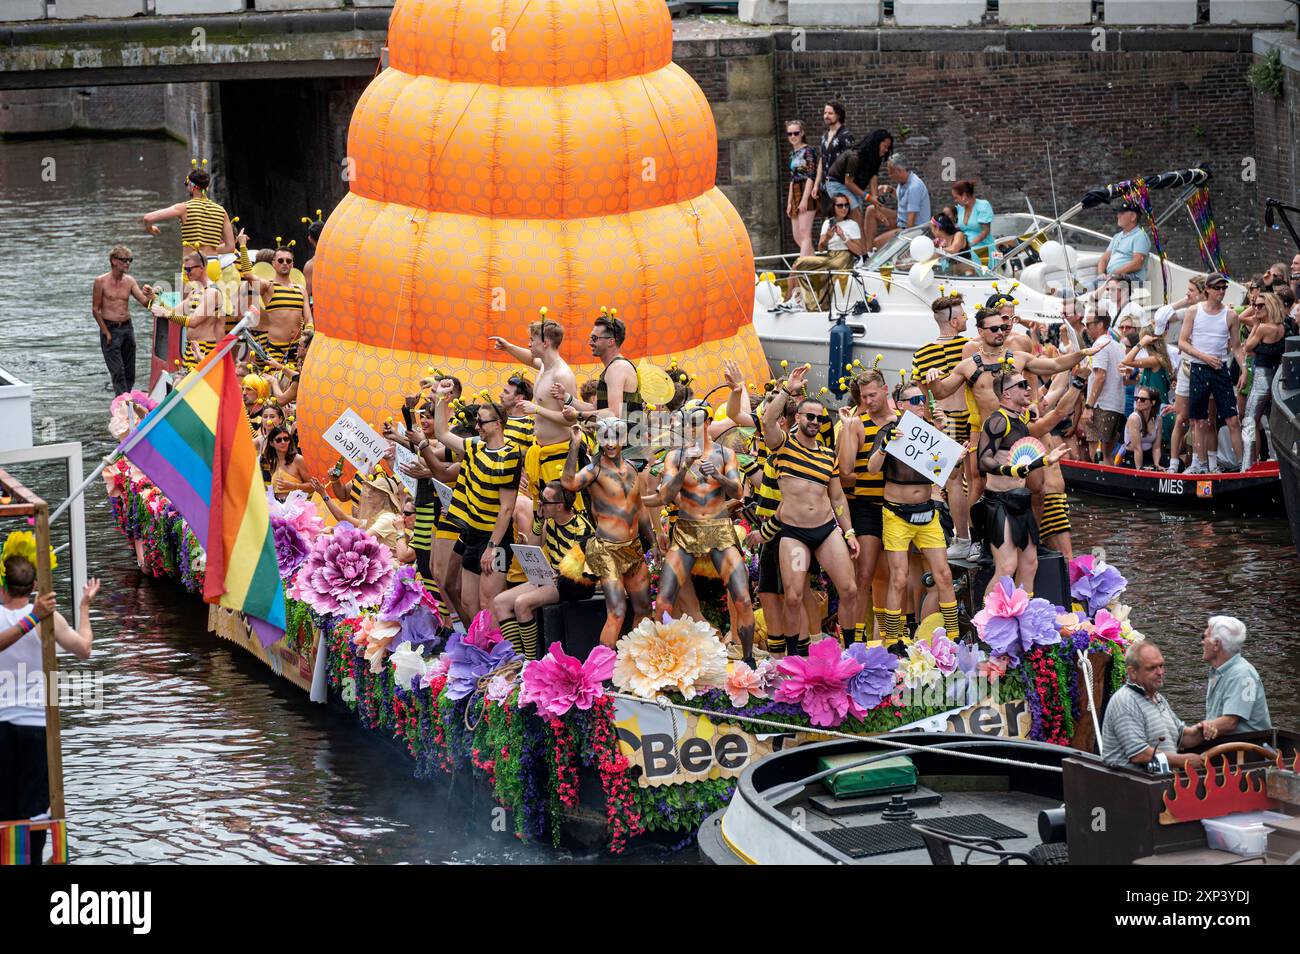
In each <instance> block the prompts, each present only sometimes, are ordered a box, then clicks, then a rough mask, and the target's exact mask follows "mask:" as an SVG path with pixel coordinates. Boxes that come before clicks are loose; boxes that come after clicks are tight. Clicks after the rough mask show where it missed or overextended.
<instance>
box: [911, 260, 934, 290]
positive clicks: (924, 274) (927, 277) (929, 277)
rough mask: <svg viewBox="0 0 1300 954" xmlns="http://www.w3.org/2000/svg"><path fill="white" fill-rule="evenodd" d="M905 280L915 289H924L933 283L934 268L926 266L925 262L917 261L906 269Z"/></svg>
mask: <svg viewBox="0 0 1300 954" xmlns="http://www.w3.org/2000/svg"><path fill="white" fill-rule="evenodd" d="M907 280H908V281H909V282H911V283H912V287H913V288H915V289H916V290H917V291H925V290H926V289H927V288H929V287H930V286H931V285H933V284H934V269H933V268H927V267H926V264H925V262H917V263H916V264H915V265H913V266H912V267H911V269H910V270H909V271H908V273H907Z"/></svg>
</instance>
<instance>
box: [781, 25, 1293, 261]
mask: <svg viewBox="0 0 1300 954" xmlns="http://www.w3.org/2000/svg"><path fill="white" fill-rule="evenodd" d="M787 46H788V44H787ZM1250 63H1251V55H1250V54H1249V53H1246V52H1168V51H1161V52H1125V53H1058V52H992V51H979V52H976V51H943V52H878V51H861V50H853V51H844V50H840V51H825V52H814V51H806V52H791V51H789V50H788V49H787V50H786V51H784V52H781V51H778V52H777V53H776V75H777V86H776V92H777V96H776V103H777V110H778V114H779V116H780V119H781V120H782V121H784V120H786V119H789V118H794V117H798V118H801V119H803V120H804V121H805V122H806V123H809V124H810V128H811V129H813V130H818V131H819V130H820V129H821V127H822V123H821V112H822V106H823V104H824V103H825V102H826V101H827V100H828V99H831V98H837V99H841V100H843V101H844V102H845V104H846V105H847V107H848V122H847V125H848V127H849V129H850V130H852V131H853V132H854V134H855V135H858V136H863V135H866V134H868V133H869V132H870V131H871V130H872V129H873V128H876V127H884V128H887V129H889V130H891V131H893V132H894V133H895V135H896V145H895V148H897V149H900V150H905V151H906V154H907V155H908V157H909V160H910V161H911V162H912V164H913V166H914V167H915V171H916V172H917V173H918V174H919V175H920V176H921V178H922V179H924V180H925V182H926V184H927V185H928V186H929V189H930V194H931V199H932V202H933V203H934V205H935V206H936V207H937V206H938V205H939V204H941V203H940V202H939V201H938V200H939V199H941V198H942V199H943V200H944V201H943V203H942V204H947V202H948V199H949V193H948V189H947V188H945V186H946V184H947V183H945V181H944V176H943V172H944V171H945V167H944V165H943V163H944V159H945V158H949V159H951V160H952V163H951V164H950V168H951V169H952V170H954V171H955V178H958V179H973V180H975V182H976V184H977V188H978V192H977V195H980V196H982V197H983V198H987V199H989V200H990V201H991V202H992V203H993V207H994V209H995V210H1006V211H1024V210H1025V209H1026V205H1025V201H1024V196H1025V195H1027V196H1028V197H1029V199H1030V200H1031V201H1032V202H1033V205H1034V208H1035V210H1036V211H1038V212H1039V213H1046V214H1051V212H1052V192H1051V189H1050V187H1049V183H1048V175H1047V152H1046V147H1047V144H1049V143H1050V144H1051V150H1052V161H1053V166H1054V172H1055V178H1056V198H1057V203H1058V206H1059V208H1060V209H1061V210H1062V211H1064V210H1065V209H1066V208H1068V207H1069V206H1071V205H1073V204H1074V202H1076V201H1077V200H1078V198H1079V197H1081V196H1082V194H1083V192H1084V191H1085V190H1086V189H1088V188H1089V187H1091V186H1094V185H1100V184H1104V183H1106V182H1110V181H1114V180H1117V179H1123V178H1127V177H1131V176H1134V175H1141V174H1151V173H1155V172H1160V171H1164V170H1167V169H1172V168H1179V167H1184V166H1189V165H1194V164H1197V163H1200V162H1206V163H1209V164H1210V165H1211V166H1212V167H1213V168H1214V169H1215V171H1216V177H1215V180H1214V182H1213V184H1212V190H1213V191H1212V194H1213V199H1214V207H1215V213H1216V219H1217V221H1218V224H1219V230H1220V236H1221V241H1222V243H1223V246H1224V251H1225V254H1226V255H1227V258H1228V261H1229V263H1230V264H1234V265H1236V263H1241V264H1240V265H1239V266H1238V267H1249V268H1257V267H1259V265H1260V263H1261V262H1263V261H1264V259H1265V258H1266V255H1264V254H1263V252H1262V250H1261V248H1260V247H1259V242H1260V225H1259V222H1258V219H1259V213H1258V209H1259V207H1260V204H1261V202H1262V200H1261V199H1260V198H1259V195H1258V189H1257V186H1256V184H1255V183H1245V182H1243V181H1242V178H1241V169H1242V165H1241V162H1242V159H1243V158H1244V157H1246V156H1249V155H1252V154H1253V153H1254V151H1255V150H1254V142H1255V134H1256V131H1257V124H1256V123H1255V122H1253V119H1252V116H1253V110H1252V99H1253V94H1252V92H1251V90H1250V89H1249V87H1248V86H1247V85H1246V81H1245V73H1246V70H1247V69H1248V67H1249V66H1250ZM1293 116H1294V107H1293ZM902 131H907V135H906V136H903V135H899V133H900V132H902ZM810 138H811V137H810ZM1292 138H1293V139H1294V136H1293V137H1292ZM779 148H780V156H781V157H782V159H783V158H784V156H785V154H786V149H785V146H784V144H783V143H782V144H781V146H780V147H779ZM782 170H783V171H782V177H783V178H782V183H781V185H780V187H779V188H781V189H784V188H785V180H784V164H783V163H782ZM948 178H949V180H951V179H952V178H954V176H953V175H949V176H948ZM1157 195H1159V194H1157ZM1156 207H1157V209H1159V208H1161V207H1162V204H1161V203H1159V202H1157V203H1156ZM1078 221H1079V222H1080V223H1081V224H1085V225H1089V226H1091V227H1094V228H1097V229H1099V230H1101V231H1106V232H1109V231H1113V227H1114V220H1113V218H1112V217H1111V216H1109V215H1108V214H1106V213H1105V212H1104V211H1103V212H1097V211H1093V212H1089V213H1084V214H1083V215H1082V216H1081V217H1080V218H1079V219H1078ZM1163 238H1167V248H1168V249H1169V252H1170V254H1171V256H1172V257H1173V258H1174V259H1175V260H1177V261H1179V262H1182V263H1185V264H1189V265H1190V264H1193V263H1195V262H1197V261H1199V255H1198V253H1197V249H1196V238H1195V233H1194V230H1193V229H1192V226H1191V222H1190V221H1189V220H1188V218H1187V216H1186V215H1185V214H1178V215H1176V216H1174V217H1173V218H1172V219H1171V220H1170V221H1169V222H1168V223H1167V225H1166V227H1165V228H1164V229H1163V230H1162V239H1163ZM792 247H793V242H792V239H791V236H790V229H789V222H788V221H787V220H785V219H784V217H782V248H784V249H786V250H789V249H790V248H792Z"/></svg>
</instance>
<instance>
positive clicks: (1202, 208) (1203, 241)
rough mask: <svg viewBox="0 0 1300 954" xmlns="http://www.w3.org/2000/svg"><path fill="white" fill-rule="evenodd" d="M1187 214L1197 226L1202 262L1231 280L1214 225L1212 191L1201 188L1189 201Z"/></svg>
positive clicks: (1209, 269)
mask: <svg viewBox="0 0 1300 954" xmlns="http://www.w3.org/2000/svg"><path fill="white" fill-rule="evenodd" d="M1187 212H1188V214H1189V215H1190V216H1191V217H1192V223H1193V224H1194V225H1195V226H1196V244H1197V246H1198V247H1199V248H1200V250H1201V261H1203V262H1204V263H1205V268H1206V270H1208V271H1211V272H1221V273H1222V274H1224V275H1226V276H1228V277H1229V278H1231V277H1232V276H1231V274H1230V273H1229V271H1228V263H1227V261H1226V260H1225V259H1224V257H1223V249H1222V248H1221V247H1220V246H1219V228H1218V226H1217V225H1215V224H1214V206H1213V205H1212V204H1211V203H1210V190H1209V189H1207V188H1206V187H1205V186H1201V187H1200V188H1199V189H1197V190H1196V191H1195V192H1193V193H1192V195H1191V198H1189V199H1188V200H1187Z"/></svg>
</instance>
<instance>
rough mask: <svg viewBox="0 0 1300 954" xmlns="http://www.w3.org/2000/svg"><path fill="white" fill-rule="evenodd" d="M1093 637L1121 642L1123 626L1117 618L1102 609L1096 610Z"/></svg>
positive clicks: (1111, 641) (1122, 639)
mask: <svg viewBox="0 0 1300 954" xmlns="http://www.w3.org/2000/svg"><path fill="white" fill-rule="evenodd" d="M1092 635H1093V638H1094V639H1104V640H1105V641H1106V642H1108V643H1121V644H1122V643H1123V642H1124V635H1123V627H1122V625H1121V623H1120V621H1119V620H1118V619H1116V618H1115V617H1114V616H1111V615H1110V613H1109V612H1108V611H1106V610H1104V609H1102V610H1097V622H1096V625H1095V626H1094V627H1093V630H1092Z"/></svg>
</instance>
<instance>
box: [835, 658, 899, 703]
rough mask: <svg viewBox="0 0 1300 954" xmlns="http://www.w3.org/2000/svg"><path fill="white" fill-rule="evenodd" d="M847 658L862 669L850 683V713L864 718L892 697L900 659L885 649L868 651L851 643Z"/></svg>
mask: <svg viewBox="0 0 1300 954" xmlns="http://www.w3.org/2000/svg"><path fill="white" fill-rule="evenodd" d="M844 655H845V656H847V657H848V658H849V659H852V660H853V661H854V662H856V663H859V664H860V665H861V666H862V671H861V672H859V673H858V674H857V675H856V676H854V677H853V678H852V679H850V680H849V684H848V691H849V711H850V713H851V714H852V715H853V716H854V717H855V718H858V719H861V718H862V717H863V716H865V715H866V714H867V713H868V712H870V711H871V710H872V709H874V708H876V706H878V705H880V703H882V702H884V701H885V699H887V698H889V696H891V695H892V694H893V692H894V672H895V670H897V669H898V657H897V656H895V655H894V654H893V653H891V652H890V651H889V650H888V649H885V648H884V647H883V646H872V647H870V648H868V647H867V646H866V644H864V643H851V644H849V648H848V649H846V650H845V651H844Z"/></svg>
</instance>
